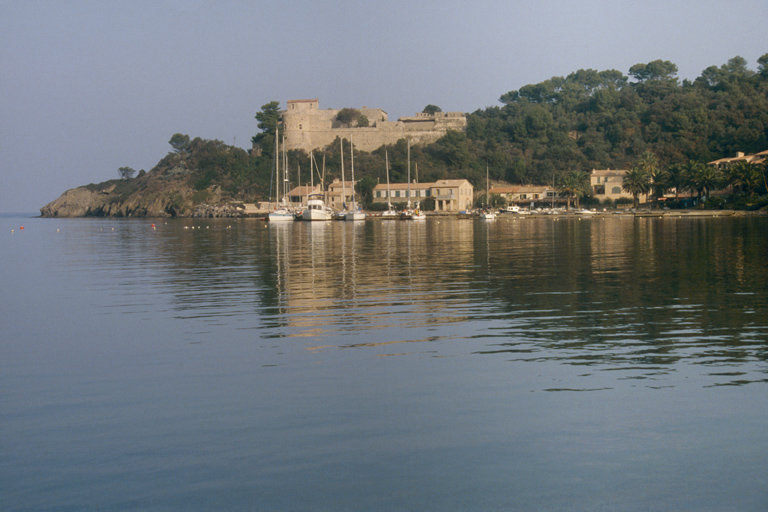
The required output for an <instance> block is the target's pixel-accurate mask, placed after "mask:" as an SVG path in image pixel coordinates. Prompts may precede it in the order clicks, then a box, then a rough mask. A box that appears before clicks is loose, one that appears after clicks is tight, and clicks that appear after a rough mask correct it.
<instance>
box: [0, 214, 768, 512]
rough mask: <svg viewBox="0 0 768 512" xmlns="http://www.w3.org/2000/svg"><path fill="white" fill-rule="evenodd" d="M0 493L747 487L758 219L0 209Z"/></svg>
mask: <svg viewBox="0 0 768 512" xmlns="http://www.w3.org/2000/svg"><path fill="white" fill-rule="evenodd" d="M0 261H1V262H2V266H0V290H2V292H1V293H0V325H1V326H2V327H1V329H0V510H3V511H12V512H22V511H35V512H47V511H50V512H54V511H55V512H59V511H73V512H74V511H78V512H79V511H110V512H111V511H115V512H117V511H153V512H154V511H157V512H167V511H187V512H190V511H191V512H196V511H329V512H330V511H334V512H337V511H369V512H370V511H374V512H376V511H387V512H389V511H440V512H443V511H612V512H615V511H643V512H648V511H697V512H701V511H755V512H758V511H759V512H764V511H765V510H768V217H708V216H685V215H683V216H680V217H664V218H635V217H632V216H622V215H605V216H594V215H593V216H586V215H585V216H581V217H580V216H575V215H573V216H544V215H542V216H534V215H531V216H517V215H508V216H505V215H502V216H499V217H498V218H497V219H495V220H490V221H489V220H481V219H458V218H453V217H430V218H428V219H427V220H425V221H421V222H416V221H413V222H409V221H390V220H382V219H368V220H366V221H364V222H355V223H351V222H346V223H345V222H328V223H307V222H295V223H290V222H289V223H277V224H268V223H266V222H263V221H261V220H258V219H42V218H37V217H34V215H31V214H29V215H24V214H13V215H11V214H5V215H3V216H1V217H0Z"/></svg>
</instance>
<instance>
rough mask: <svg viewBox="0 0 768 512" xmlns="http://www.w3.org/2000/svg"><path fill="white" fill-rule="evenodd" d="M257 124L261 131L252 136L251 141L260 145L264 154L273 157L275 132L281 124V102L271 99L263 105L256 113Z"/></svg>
mask: <svg viewBox="0 0 768 512" xmlns="http://www.w3.org/2000/svg"><path fill="white" fill-rule="evenodd" d="M255 117H256V120H257V121H258V123H257V125H256V126H258V127H259V129H260V130H261V133H257V134H256V135H254V136H253V137H251V143H252V144H254V145H256V146H259V147H260V148H261V149H262V151H263V152H264V155H265V156H266V157H267V158H269V159H271V158H272V155H273V153H274V146H275V134H276V133H277V127H278V125H279V124H280V102H279V101H270V102H269V103H265V104H264V105H262V106H261V110H260V111H259V112H257V113H256V116H255Z"/></svg>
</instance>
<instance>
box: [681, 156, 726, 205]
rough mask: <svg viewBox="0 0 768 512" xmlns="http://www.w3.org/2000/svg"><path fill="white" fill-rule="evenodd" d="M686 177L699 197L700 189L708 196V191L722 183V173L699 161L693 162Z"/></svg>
mask: <svg viewBox="0 0 768 512" xmlns="http://www.w3.org/2000/svg"><path fill="white" fill-rule="evenodd" d="M688 178H689V179H690V180H691V185H692V187H693V189H694V190H697V191H698V192H699V197H701V191H704V196H705V197H709V193H710V191H711V190H713V189H715V188H718V187H720V185H721V184H722V183H723V173H721V172H720V171H719V170H718V169H717V168H715V167H713V166H711V165H707V164H703V163H701V162H695V163H694V164H693V165H692V166H691V168H690V170H689V176H688Z"/></svg>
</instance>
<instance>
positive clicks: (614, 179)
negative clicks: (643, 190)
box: [589, 169, 648, 203]
mask: <svg viewBox="0 0 768 512" xmlns="http://www.w3.org/2000/svg"><path fill="white" fill-rule="evenodd" d="M628 172H629V171H628V170H620V169H602V170H601V169H592V172H591V173H590V175H589V185H590V187H591V188H592V196H594V197H595V198H596V199H599V200H600V202H603V201H605V200H606V199H610V200H611V201H616V200H617V199H622V198H626V199H632V194H630V193H629V192H627V191H625V190H624V189H623V188H622V186H623V185H624V176H626V175H627V173H628ZM638 198H639V200H640V202H641V203H643V202H645V201H647V199H648V196H647V195H646V194H640V195H639V196H638Z"/></svg>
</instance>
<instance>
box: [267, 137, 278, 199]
mask: <svg viewBox="0 0 768 512" xmlns="http://www.w3.org/2000/svg"><path fill="white" fill-rule="evenodd" d="M270 188H271V187H270ZM278 196H280V128H275V209H277V201H278V199H277V198H278ZM269 199H270V200H271V199H272V190H270V191H269Z"/></svg>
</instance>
